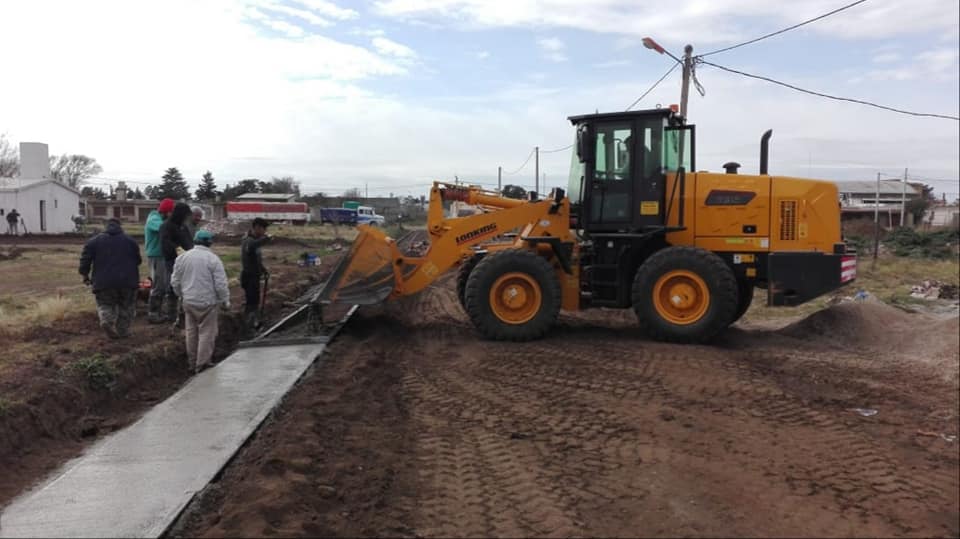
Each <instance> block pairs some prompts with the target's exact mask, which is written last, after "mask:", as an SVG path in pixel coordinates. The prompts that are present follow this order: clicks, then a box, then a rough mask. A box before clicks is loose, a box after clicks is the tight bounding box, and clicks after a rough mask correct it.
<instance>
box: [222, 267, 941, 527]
mask: <svg viewBox="0 0 960 539" xmlns="http://www.w3.org/2000/svg"><path fill="white" fill-rule="evenodd" d="M452 287H453V282H452V280H450V281H449V282H445V283H440V284H439V285H435V286H434V287H431V288H429V289H427V290H425V291H424V292H423V293H421V294H420V295H418V296H414V297H412V298H407V299H405V300H402V301H400V302H396V303H395V304H394V305H393V306H387V307H383V308H381V309H380V310H375V311H373V312H374V314H373V315H372V316H369V315H368V316H366V317H362V318H361V319H360V320H359V322H361V324H360V325H358V326H357V328H355V329H354V330H352V333H354V336H353V337H351V339H354V340H353V341H351V340H350V339H344V341H343V342H340V343H338V344H337V345H336V346H337V347H338V348H337V353H338V354H340V355H341V356H342V359H340V360H338V361H344V362H345V365H350V364H352V363H351V362H353V363H355V362H356V361H357V359H356V358H367V361H372V359H373V358H371V354H373V355H374V356H376V358H380V357H381V356H382V357H383V358H384V359H383V361H385V362H389V365H390V368H389V371H388V372H390V373H392V374H391V376H395V380H394V381H393V382H390V383H385V382H383V381H382V378H383V375H382V374H380V372H379V371H378V370H377V369H376V368H373V369H361V370H356V369H354V370H349V369H348V370H346V371H344V372H350V373H351V375H350V376H352V380H351V378H350V376H342V375H341V376H340V377H339V380H340V381H339V382H338V384H339V383H343V384H345V385H344V386H343V387H342V388H340V387H339V386H337V385H336V384H334V386H333V387H337V388H338V389H336V391H335V392H334V393H333V396H332V397H327V399H334V400H326V401H322V402H325V403H328V405H330V406H334V407H335V409H336V410H341V411H343V412H345V413H347V415H346V416H345V417H344V418H340V419H330V417H329V416H328V415H325V414H324V413H323V412H322V411H321V410H314V411H313V414H315V415H316V416H317V418H316V419H315V420H314V424H315V425H317V426H322V425H325V424H326V423H327V422H330V421H335V422H337V424H340V425H342V426H341V427H340V428H343V429H347V430H346V431H345V432H351V431H350V425H351V424H352V423H353V422H355V421H359V422H362V423H363V424H364V430H360V431H358V432H357V433H356V434H357V435H359V437H355V436H356V435H350V436H348V437H345V438H344V441H345V442H346V443H347V444H348V447H350V448H352V450H353V451H354V452H362V453H363V454H364V455H366V456H367V458H366V459H365V464H364V466H372V467H376V466H377V461H376V459H377V458H378V455H380V457H379V458H382V460H383V461H384V462H385V463H386V464H385V465H390V466H397V463H398V459H400V458H403V461H402V462H403V463H404V464H403V465H404V466H405V467H407V468H408V469H409V473H406V474H404V473H397V474H395V478H393V479H391V482H390V483H389V486H388V487H387V486H385V487H383V489H382V490H378V491H377V492H380V494H378V495H377V497H376V498H375V500H376V501H375V503H373V502H367V503H361V502H360V501H357V500H355V499H353V498H350V497H347V496H345V497H344V501H343V503H342V504H341V505H336V506H334V507H332V508H331V509H330V511H335V512H338V511H343V513H342V514H351V515H352V514H354V513H358V514H359V515H362V516H363V518H366V519H368V520H367V521H366V522H365V524H364V525H363V526H362V527H358V526H357V525H356V524H350V523H349V522H348V523H341V524H339V525H340V526H342V527H336V526H337V525H338V524H337V522H340V520H342V519H338V518H336V516H335V515H336V514H337V513H335V514H334V517H333V518H331V517H329V516H324V514H323V513H318V511H320V509H322V507H325V506H323V505H322V504H316V503H314V502H312V501H311V500H310V496H309V494H308V493H305V491H304V490H302V489H301V490H298V492H299V494H298V495H299V496H300V497H301V498H303V501H299V500H289V501H288V502H287V503H286V505H282V504H278V503H276V502H274V503H273V504H272V505H271V506H270V507H269V508H266V509H269V510H270V511H268V512H270V518H272V519H273V520H274V521H276V522H275V524H276V526H275V528H276V529H278V530H293V529H296V528H295V527H292V526H290V525H289V524H288V523H285V522H282V520H283V515H279V514H277V513H276V508H277V507H288V506H289V507H295V506H296V504H297V503H306V504H307V505H308V506H311V507H312V509H311V511H312V512H313V514H315V515H319V520H318V522H322V523H323V527H321V528H316V527H308V528H303V529H304V530H307V529H310V530H317V529H322V530H323V531H325V532H327V534H330V535H343V534H347V535H350V534H354V533H361V534H363V535H372V534H384V533H387V534H391V533H389V532H390V530H400V532H396V533H394V534H400V535H417V536H422V537H448V536H456V537H481V536H658V535H668V536H676V535H684V536H717V535H726V536H744V535H777V536H797V535H804V536H864V535H868V536H890V535H904V536H929V535H941V536H943V535H946V536H956V535H958V534H960V523H958V519H960V511H958V510H957V505H958V502H960V495H958V493H957V491H958V487H960V480H958V455H956V452H951V451H950V450H943V449H938V447H940V446H934V445H932V444H933V442H930V444H928V446H924V447H921V446H918V445H917V444H916V443H915V440H916V438H915V436H913V435H912V432H913V431H912V430H910V428H911V427H912V426H913V425H915V424H920V423H918V422H922V421H923V420H924V417H926V415H928V414H929V413H930V411H931V410H940V409H942V408H944V407H946V409H947V413H946V414H945V415H943V416H942V417H943V418H945V419H941V420H938V421H941V422H942V423H946V422H947V421H948V420H949V419H950V418H955V417H956V414H955V413H953V412H952V411H951V410H952V409H953V408H955V407H956V400H957V399H956V397H955V396H951V393H950V391H951V390H953V391H954V392H955V388H950V387H947V386H944V385H943V384H942V383H941V384H939V385H938V384H937V383H936V381H935V380H933V379H932V378H930V377H919V378H917V379H911V378H909V377H906V376H901V379H900V380H896V379H895V378H894V377H893V376H892V375H891V374H890V373H884V372H883V370H882V369H880V368H878V367H877V366H875V365H870V361H871V358H870V357H865V355H864V354H866V353H865V352H862V351H858V350H856V349H854V348H840V347H837V346H836V344H835V343H831V345H830V347H824V346H811V347H810V349H809V350H805V349H803V348H795V349H784V348H783V347H781V344H782V343H783V341H777V340H776V339H772V340H770V341H769V342H767V340H766V337H765V335H764V334H754V333H751V332H745V331H740V332H739V333H736V332H735V333H734V336H733V337H731V338H730V339H728V340H727V342H725V343H724V344H723V345H722V346H716V347H707V346H674V345H666V344H661V343H656V342H650V341H646V340H643V339H642V338H641V337H639V336H637V335H636V334H633V333H631V332H630V330H629V328H628V327H621V325H623V324H624V323H625V320H626V319H625V318H624V315H623V313H616V314H614V313H606V312H603V311H601V312H599V313H587V314H584V315H581V316H571V317H564V318H563V320H562V321H561V325H560V326H559V328H558V329H557V330H556V331H554V332H551V333H550V335H548V337H547V338H546V339H544V340H541V341H537V342H532V343H509V344H507V343H497V342H489V341H483V340H480V339H479V338H478V337H477V335H476V332H475V331H474V330H473V328H472V327H471V326H470V325H469V322H467V319H466V316H465V315H464V313H463V312H462V310H461V308H460V305H459V302H458V300H457V298H456V295H455V293H454V291H453V289H452ZM369 312H370V311H368V313H369ZM605 316H609V317H610V320H611V322H612V323H611V324H610V325H609V326H606V327H604V323H603V320H604V317H605ZM611 327H617V328H618V329H611ZM348 333H350V332H348ZM358 335H359V337H358ZM360 337H362V338H360ZM371 364H376V365H379V364H380V363H379V359H378V360H377V361H375V362H372V363H371ZM378 368H383V367H378ZM334 372H338V370H335V371H334ZM330 385H331V384H329V383H328V382H324V383H323V384H321V387H328V386H330ZM368 386H369V387H375V388H376V395H373V394H371V393H370V390H369V389H365V388H367V387H368ZM885 387H896V389H897V391H893V392H890V393H889V394H887V393H886V392H884V391H883V388H885ZM917 388H922V389H923V391H922V392H920V394H917ZM927 393H929V395H927ZM350 396H358V397H359V398H364V399H371V398H372V399H381V400H384V401H390V402H394V401H395V402H396V403H397V404H396V406H395V408H396V409H397V410H399V411H400V412H402V413H399V414H394V415H392V416H391V420H390V421H394V422H398V423H397V424H396V425H395V426H393V427H391V424H390V421H386V422H383V421H380V422H376V421H374V422H371V421H370V419H369V418H367V417H366V416H360V415H356V414H360V413H361V412H362V411H363V410H367V412H369V411H371V410H374V411H375V410H377V407H372V408H371V407H370V406H368V405H367V406H359V405H357V406H358V409H357V410H358V411H357V412H356V414H351V413H349V410H350V403H349V402H341V400H342V399H341V397H350ZM881 397H882V398H883V399H885V400H883V401H882V402H883V403H884V411H883V413H882V414H881V415H880V416H877V417H875V418H861V417H859V416H857V415H856V414H853V413H851V412H849V411H848V408H849V407H852V406H859V405H860V404H863V403H867V404H871V403H873V402H875V401H874V400H872V399H878V398H881ZM898 408H899V410H898ZM291 414H292V412H291ZM888 418H889V419H888ZM391 428H396V429H398V430H400V431H402V432H404V433H406V434H405V436H406V437H408V438H409V442H408V443H409V446H403V447H402V448H395V447H387V448H378V447H376V443H377V442H376V440H379V441H385V440H390V439H391V436H390V435H389V433H390V432H391V431H389V430H387V431H380V430H377V429H391ZM323 432H325V431H324V430H323V429H321V430H320V431H318V436H319V435H322V434H323ZM276 436H278V437H280V436H284V437H287V438H289V437H290V436H291V435H281V434H277V435H276ZM364 436H370V437H371V439H372V440H375V441H373V442H371V443H370V444H366V445H364V438H363V437H364ZM406 437H405V438H404V439H405V440H406V439H408V438H406ZM401 456H402V457H401ZM327 457H329V458H339V459H346V460H347V461H348V462H352V461H351V460H350V458H351V457H350V455H343V454H340V453H328V454H327ZM325 458H326V457H325ZM267 462H270V461H267ZM338 466H339V464H338V462H336V461H331V462H328V463H325V465H324V467H323V468H317V467H315V468H314V469H313V473H317V470H321V471H322V470H324V469H333V470H337V469H338ZM287 469H290V466H288V467H287ZM364 473H366V472H364ZM304 474H308V470H305V471H304ZM252 475H253V476H256V475H259V474H252ZM350 477H352V475H348V476H347V478H350ZM302 479H303V481H305V484H307V485H309V484H315V483H322V484H331V485H333V486H335V487H336V488H337V491H338V492H339V491H340V490H341V488H343V487H342V486H341V485H340V484H339V483H338V481H347V482H346V486H347V487H349V486H350V485H352V484H355V483H351V482H350V481H355V480H354V479H351V480H348V479H344V478H341V476H340V474H339V473H334V475H333V476H332V477H329V476H319V477H317V476H313V477H311V476H310V475H305V477H304V478H302ZM251 480H252V479H251ZM274 487H276V485H274ZM236 488H238V489H240V488H242V485H238V486H237V487H236ZM251 488H252V489H253V490H255V486H253V487H251ZM276 488H279V487H276ZM247 498H248V500H247V501H245V502H243V504H246V505H243V504H241V505H242V506H241V507H240V508H239V509H234V510H232V511H230V514H234V515H240V514H250V513H251V512H252V511H253V510H254V509H265V508H264V507H258V506H257V503H258V502H256V501H249V496H248V497H247ZM351 499H353V500H354V501H351ZM290 503H293V504H294V505H293V506H291V505H290ZM357 504H359V505H357ZM228 505H229V504H225V507H227V506H228ZM291 511H294V510H291ZM346 518H349V517H346ZM246 529H253V530H257V531H259V528H256V527H249V528H246ZM264 529H267V528H264ZM207 535H210V534H209V533H208V534H207Z"/></svg>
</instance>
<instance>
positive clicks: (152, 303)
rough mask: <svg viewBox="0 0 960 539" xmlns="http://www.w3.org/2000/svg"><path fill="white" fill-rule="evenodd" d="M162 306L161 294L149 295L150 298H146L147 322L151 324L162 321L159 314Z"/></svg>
mask: <svg viewBox="0 0 960 539" xmlns="http://www.w3.org/2000/svg"><path fill="white" fill-rule="evenodd" d="M162 306H163V296H150V299H149V300H147V322H149V323H151V324H159V323H161V322H163V317H162V316H161V315H160V307H162Z"/></svg>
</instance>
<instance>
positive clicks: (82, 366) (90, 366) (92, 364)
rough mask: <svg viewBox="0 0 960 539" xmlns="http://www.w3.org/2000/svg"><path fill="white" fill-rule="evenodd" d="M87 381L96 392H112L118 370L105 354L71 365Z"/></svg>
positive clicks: (82, 359)
mask: <svg viewBox="0 0 960 539" xmlns="http://www.w3.org/2000/svg"><path fill="white" fill-rule="evenodd" d="M68 368H69V369H71V370H72V371H74V372H76V373H78V374H80V375H81V376H83V377H84V378H86V380H87V385H88V386H89V387H90V389H92V390H94V391H103V390H110V389H112V388H113V386H114V384H115V383H116V381H117V374H118V373H117V369H116V367H114V366H113V365H112V364H111V363H110V362H109V360H108V359H107V358H106V357H104V356H103V354H94V355H92V356H87V357H85V358H81V359H79V360H77V361H74V362H73V363H71V364H70V365H69V367H68Z"/></svg>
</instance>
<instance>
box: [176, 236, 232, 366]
mask: <svg viewBox="0 0 960 539" xmlns="http://www.w3.org/2000/svg"><path fill="white" fill-rule="evenodd" d="M193 243H194V248H193V249H191V250H189V251H185V252H184V253H183V254H181V255H180V256H178V257H177V260H176V262H175V263H174V265H173V276H172V277H171V279H170V284H171V286H173V290H174V292H176V294H177V296H178V297H180V298H182V299H183V312H184V315H185V318H186V334H187V357H188V358H189V359H190V365H191V366H192V367H193V369H194V372H200V371H202V370H204V369H205V368H207V367H209V366H210V359H211V358H212V357H213V347H214V343H215V342H216V340H217V316H218V307H223V308H225V309H229V308H230V289H229V288H228V287H227V272H226V271H224V269H223V262H221V261H220V257H218V256H217V255H216V254H214V252H213V251H211V250H210V245H212V244H213V234H211V233H210V232H208V231H206V230H198V231H197V233H196V234H195V235H194V237H193Z"/></svg>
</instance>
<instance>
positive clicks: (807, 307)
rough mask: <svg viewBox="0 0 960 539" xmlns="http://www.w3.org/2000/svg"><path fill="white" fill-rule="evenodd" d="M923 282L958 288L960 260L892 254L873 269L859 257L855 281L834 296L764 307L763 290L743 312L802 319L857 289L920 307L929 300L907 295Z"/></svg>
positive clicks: (755, 316) (867, 259) (759, 316)
mask: <svg viewBox="0 0 960 539" xmlns="http://www.w3.org/2000/svg"><path fill="white" fill-rule="evenodd" d="M924 280H937V281H941V282H944V283H949V284H954V285H960V260H958V259H957V258H954V259H952V260H931V259H923V258H906V257H898V256H894V255H884V256H881V257H879V259H878V260H877V264H876V266H874V265H873V259H872V258H870V257H862V258H860V259H859V260H858V266H857V280H856V281H854V282H853V283H851V284H850V285H848V286H845V287H843V288H841V289H839V290H837V291H835V292H834V293H831V294H827V295H824V296H821V297H819V298H816V299H814V300H811V301H808V302H807V303H804V304H803V305H799V306H797V307H767V306H766V300H767V296H766V291H765V290H756V295H755V296H754V303H753V305H752V306H751V307H750V310H749V311H747V315H746V318H747V319H748V320H764V319H782V318H790V317H797V316H805V315H808V314H811V313H813V312H815V311H819V310H820V309H823V308H825V307H826V306H827V305H828V302H829V301H830V300H831V299H832V298H834V297H836V296H852V295H854V294H856V293H857V292H858V291H859V290H863V291H864V292H866V293H868V294H871V295H873V296H875V297H876V298H877V299H879V300H881V301H883V302H885V303H890V304H893V305H899V306H908V305H914V304H923V303H926V302H929V301H930V300H923V299H917V298H913V297H911V296H910V288H911V287H912V286H914V285H918V284H920V283H921V282H923V281H924Z"/></svg>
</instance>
